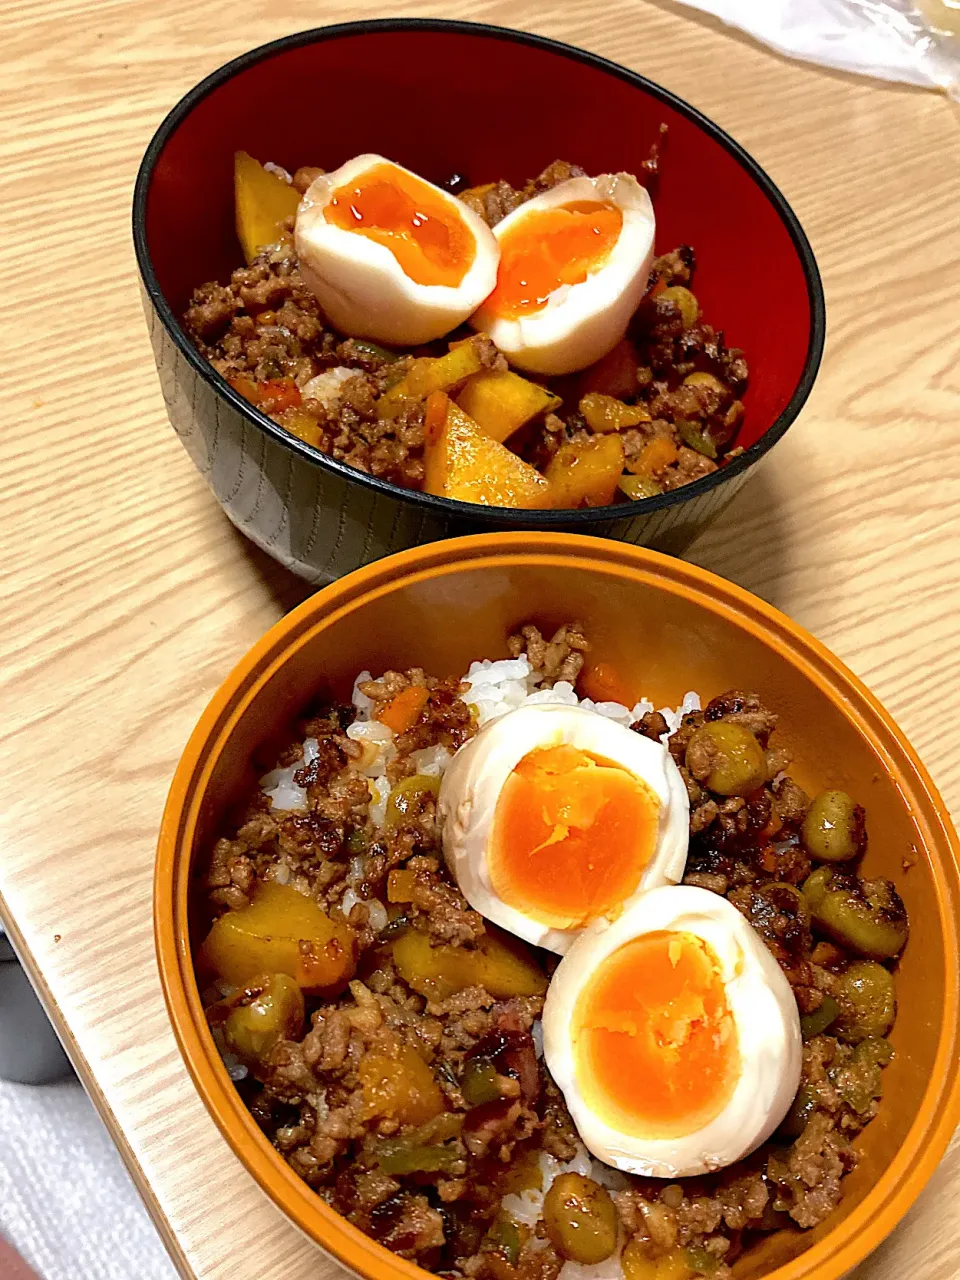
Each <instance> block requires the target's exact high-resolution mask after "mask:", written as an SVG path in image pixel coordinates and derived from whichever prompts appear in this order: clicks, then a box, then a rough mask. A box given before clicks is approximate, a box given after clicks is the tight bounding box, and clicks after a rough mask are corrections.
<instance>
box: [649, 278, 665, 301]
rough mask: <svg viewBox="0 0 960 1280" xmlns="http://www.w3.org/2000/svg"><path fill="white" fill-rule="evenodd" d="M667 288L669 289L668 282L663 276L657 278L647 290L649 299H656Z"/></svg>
mask: <svg viewBox="0 0 960 1280" xmlns="http://www.w3.org/2000/svg"><path fill="white" fill-rule="evenodd" d="M666 287H667V282H666V280H664V278H663V276H657V278H656V281H655V282H654V283H653V284H652V285H651V286H650V288H649V289H648V290H647V297H648V298H655V297H656V296H657V294H659V293H663V291H664V289H666Z"/></svg>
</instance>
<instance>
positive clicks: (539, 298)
mask: <svg viewBox="0 0 960 1280" xmlns="http://www.w3.org/2000/svg"><path fill="white" fill-rule="evenodd" d="M622 226H623V214H622V213H621V212H620V210H619V209H618V208H616V207H615V206H614V205H612V204H606V203H604V202H603V201H599V200H578V201H575V202H574V203H572V204H568V205H561V206H559V207H557V208H556V209H537V210H535V211H533V212H531V213H529V214H527V215H526V216H525V217H522V218H518V219H517V221H516V223H515V224H514V225H513V226H512V227H510V228H509V229H508V230H506V231H505V232H504V233H503V235H502V236H501V237H500V269H499V271H498V273H497V285H496V288H495V289H494V291H493V293H492V294H491V295H490V297H489V298H488V299H487V300H486V302H485V303H484V304H483V310H484V311H485V312H489V313H490V314H492V315H495V316H500V317H504V318H506V319H511V320H515V319H517V318H519V317H520V316H525V315H532V314H533V313H535V312H537V311H542V310H543V308H544V307H545V306H546V305H547V301H548V300H549V298H550V295H551V294H552V293H554V292H556V290H557V289H559V288H560V287H561V285H574V284H583V282H584V280H586V278H587V276H588V275H589V274H590V273H591V272H593V271H597V270H598V269H599V268H600V267H602V266H603V264H604V263H605V262H606V260H607V259H608V258H609V257H610V254H611V252H612V251H613V247H614V245H615V244H616V243H617V239H618V237H619V235H620V228H621V227H622Z"/></svg>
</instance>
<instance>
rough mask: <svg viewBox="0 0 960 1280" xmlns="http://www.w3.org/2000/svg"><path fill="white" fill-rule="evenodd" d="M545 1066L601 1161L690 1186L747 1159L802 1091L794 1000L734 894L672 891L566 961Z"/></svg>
mask: <svg viewBox="0 0 960 1280" xmlns="http://www.w3.org/2000/svg"><path fill="white" fill-rule="evenodd" d="M543 1041H544V1058H545V1060H546V1064H547V1066H548V1067H549V1069H550V1073H551V1075H552V1076H553V1078H554V1080H556V1082H557V1084H558V1086H559V1087H560V1089H561V1090H562V1091H563V1096H564V1098H565V1099H566V1102H567V1106H568V1108H569V1110H570V1114H571V1116H572V1117H573V1121H574V1124H575V1125H576V1126H577V1129H578V1130H579V1133H580V1136H581V1138H582V1139H583V1141H584V1143H585V1144H586V1146H587V1147H588V1148H589V1149H590V1151H592V1152H593V1154H594V1155H595V1156H596V1157H597V1158H598V1159H599V1160H603V1161H605V1162H606V1163H607V1164H610V1165H613V1166H614V1167H615V1168H617V1169H623V1170H625V1171H626V1172H628V1173H636V1174H641V1175H643V1176H646V1177H654V1178H685V1177H692V1176H694V1175H696V1174H702V1173H709V1172H712V1171H714V1170H716V1169H722V1168H724V1167H725V1166H726V1165H729V1164H733V1163H734V1162H735V1161H737V1160H741V1159H742V1158H743V1157H744V1156H746V1155H749V1153H750V1152H751V1151H753V1150H755V1149H756V1148H757V1147H758V1146H759V1145H760V1144H761V1143H762V1142H765V1141H766V1139H767V1138H769V1137H770V1135H771V1134H772V1133H773V1131H774V1130H775V1129H776V1128H777V1126H778V1125H779V1124H780V1122H781V1121H782V1120H783V1118H784V1116H785V1115H786V1113H787V1111H788V1109H789V1107H790V1105H791V1103H792V1102H793V1099H794V1097H795V1095H796V1092H797V1088H798V1087H799V1083H800V1065H801V1048H802V1046H801V1037H800V1017H799V1013H798V1011H797V1004H796V1001H795V999H794V997H793V992H792V991H791V989H790V984H789V983H788V981H787V979H786V978H785V977H784V974H783V972H782V970H781V969H780V966H779V965H778V964H777V962H776V961H775V960H774V958H773V956H772V955H771V954H770V952H769V951H768V950H767V948H766V947H765V946H764V944H763V941H762V940H761V938H760V937H759V936H758V934H757V933H756V932H755V930H754V929H753V927H752V926H751V925H750V924H749V923H748V922H747V920H746V919H745V918H744V917H743V916H742V915H741V914H740V912H739V911H738V910H737V909H736V907H734V906H733V905H732V904H731V903H729V902H728V901H727V900H726V898H721V897H720V896H719V895H718V894H715V893H711V892H710V891H709V890H707V889H697V888H694V887H692V886H689V885H668V886H665V887H662V888H658V889H653V890H651V891H650V892H649V893H646V894H643V895H642V896H641V897H640V898H638V899H637V901H636V902H635V903H633V904H632V906H630V907H629V908H628V910H627V911H625V912H624V913H623V915H622V916H620V918H619V919H618V920H616V921H615V922H614V923H613V924H611V925H609V926H604V925H596V926H594V927H593V928H591V929H589V930H587V931H586V932H584V933H582V934H581V935H580V937H579V938H578V939H577V941H576V942H575V943H574V944H573V946H572V947H571V948H570V950H569V951H568V952H567V954H566V955H565V956H564V958H563V960H562V961H561V963H560V965H559V967H558V968H557V971H556V973H555V974H554V975H553V979H552V981H551V983H550V987H549V990H548V992H547V999H546V1005H545V1007H544V1011H543Z"/></svg>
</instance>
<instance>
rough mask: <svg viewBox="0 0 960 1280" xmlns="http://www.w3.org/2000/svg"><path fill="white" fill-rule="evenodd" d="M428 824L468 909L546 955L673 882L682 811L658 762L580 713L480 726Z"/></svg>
mask: <svg viewBox="0 0 960 1280" xmlns="http://www.w3.org/2000/svg"><path fill="white" fill-rule="evenodd" d="M438 813H439V818H440V823H441V832H442V841H443V851H444V856H445V857H446V861H447V865H448V866H449V868H450V871H451V873H452V875H453V877H454V879H455V880H456V881H457V884H458V885H459V886H460V889H461V891H462V893H463V895H464V897H465V898H466V899H467V901H468V902H469V903H470V905H471V906H472V907H474V908H475V909H476V910H477V911H479V912H480V913H481V914H482V915H484V916H486V917H487V919H488V920H492V921H494V923H495V924H498V925H500V926H502V927H503V928H504V929H509V930H510V932H511V933H515V934H517V936H518V937H521V938H524V939H526V941H527V942H532V943H534V944H535V945H536V946H540V947H546V948H548V949H549V950H551V951H557V952H560V953H562V952H564V951H566V950H567V948H568V947H569V946H570V944H571V943H572V942H573V940H574V938H575V937H576V936H577V934H578V933H579V932H580V931H581V930H582V929H583V928H584V927H585V926H586V925H588V924H590V923H592V922H593V921H595V920H600V919H613V918H615V917H616V916H617V914H618V913H619V912H620V911H621V910H622V908H623V904H624V903H626V902H629V901H630V900H631V899H632V898H633V897H634V896H635V895H636V894H637V893H639V892H640V891H641V890H643V889H648V888H650V887H651V886H653V885H659V884H664V883H665V882H676V881H679V880H680V879H681V878H682V877H683V869H684V865H685V863H686V857H687V841H688V824H689V802H688V800H687V792H686V788H685V786H684V784H683V779H682V778H681V776H680V772H679V770H678V769H677V766H676V765H675V764H674V762H673V758H672V757H671V755H670V753H669V751H668V750H667V748H666V747H665V746H663V744H662V743H659V742H653V741H651V739H649V738H645V737H643V736H641V735H640V734H638V733H634V732H633V731H632V730H630V729H628V728H626V727H625V726H624V725H621V724H616V723H615V722H614V721H612V720H609V719H607V718H606V717H605V716H603V715H600V714H599V713H598V712H596V711H590V710H587V709H585V708H583V707H569V706H556V705H550V704H540V705H534V706H527V707H520V708H518V709H517V710H516V711H510V712H508V713H507V714H506V715H503V716H499V717H498V718H497V719H495V720H491V721H490V722H489V723H488V724H486V725H484V727H483V728H482V729H481V730H480V732H479V733H478V734H477V735H476V737H475V738H472V739H471V740H470V741H469V742H467V743H465V744H464V746H462V747H461V748H460V750H459V751H458V752H457V754H456V755H455V756H454V758H453V760H452V761H451V762H450V764H449V766H448V767H447V770H446V772H445V773H444V775H443V781H442V783H441V784H440V795H439V800H438Z"/></svg>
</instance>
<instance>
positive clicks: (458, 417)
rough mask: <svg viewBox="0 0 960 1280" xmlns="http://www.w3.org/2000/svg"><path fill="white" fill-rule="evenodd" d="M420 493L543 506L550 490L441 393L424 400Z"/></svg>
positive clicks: (503, 504) (490, 503)
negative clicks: (422, 479)
mask: <svg viewBox="0 0 960 1280" xmlns="http://www.w3.org/2000/svg"><path fill="white" fill-rule="evenodd" d="M424 466H425V469H426V477H425V480H424V485H423V488H424V492H425V493H433V494H436V495H437V496H438V497H443V498H458V499H459V500H460V501H461V502H476V503H479V504H480V505H481V506H486V507H519V508H524V509H527V510H530V509H534V508H538V507H548V506H550V504H551V497H552V495H551V490H550V485H549V484H548V482H547V480H546V479H545V478H544V477H543V476H542V475H541V474H540V472H539V471H537V470H536V468H534V467H531V466H530V464H529V463H528V462H524V461H523V459H522V458H518V457H517V455H516V454H515V453H511V452H510V450H509V449H507V448H505V447H504V446H503V445H502V444H499V443H498V442H497V441H496V440H491V439H490V437H489V436H487V435H484V433H483V432H482V431H481V430H480V428H479V427H478V426H477V424H476V423H475V422H474V421H473V419H472V418H469V417H468V416H467V415H466V414H465V413H464V412H463V410H462V409H461V408H459V406H457V405H455V404H454V403H453V401H452V400H450V399H449V398H448V397H447V396H446V395H444V393H443V392H434V394H433V395H431V396H430V399H429V400H428V401H427V421H426V447H425V449H424Z"/></svg>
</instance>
